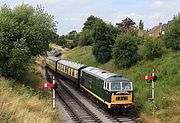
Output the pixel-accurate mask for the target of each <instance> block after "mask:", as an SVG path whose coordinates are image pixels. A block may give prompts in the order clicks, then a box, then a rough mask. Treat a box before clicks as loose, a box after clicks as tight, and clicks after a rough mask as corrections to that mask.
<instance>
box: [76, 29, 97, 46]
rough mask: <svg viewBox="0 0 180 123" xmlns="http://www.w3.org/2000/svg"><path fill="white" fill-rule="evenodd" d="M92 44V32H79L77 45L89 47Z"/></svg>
mask: <svg viewBox="0 0 180 123" xmlns="http://www.w3.org/2000/svg"><path fill="white" fill-rule="evenodd" d="M93 42H94V39H93V37H92V32H91V31H90V30H88V29H86V30H84V31H83V32H81V34H80V37H79V45H80V46H86V45H91V44H92V43H93Z"/></svg>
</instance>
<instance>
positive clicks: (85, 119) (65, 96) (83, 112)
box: [57, 85, 102, 123]
mask: <svg viewBox="0 0 180 123" xmlns="http://www.w3.org/2000/svg"><path fill="white" fill-rule="evenodd" d="M57 95H58V96H59V99H60V101H61V102H62V103H63V105H64V107H65V109H66V110H67V111H68V113H69V115H70V117H71V118H72V120H73V121H74V122H78V123H100V122H102V121H100V120H99V119H98V117H96V116H95V115H94V114H93V113H92V112H91V111H90V110H89V109H88V108H86V107H85V106H84V104H83V103H81V102H80V101H79V100H78V99H77V98H76V97H74V96H73V95H71V94H70V93H69V91H68V90H67V89H66V87H65V86H63V85H61V87H60V89H58V91H57Z"/></svg>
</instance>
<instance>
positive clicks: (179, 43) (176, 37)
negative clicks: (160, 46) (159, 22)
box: [164, 14, 180, 50]
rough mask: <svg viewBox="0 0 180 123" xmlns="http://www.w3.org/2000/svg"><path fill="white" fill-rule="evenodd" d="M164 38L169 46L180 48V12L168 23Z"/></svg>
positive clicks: (175, 48)
mask: <svg viewBox="0 0 180 123" xmlns="http://www.w3.org/2000/svg"><path fill="white" fill-rule="evenodd" d="M164 40H165V45H166V47H167V48H172V49H174V50H180V14H178V15H177V16H174V18H173V20H172V21H171V22H170V23H169V24H168V28H167V31H166V34H165V36H164Z"/></svg>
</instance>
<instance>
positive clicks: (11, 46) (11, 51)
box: [0, 4, 56, 78]
mask: <svg viewBox="0 0 180 123" xmlns="http://www.w3.org/2000/svg"><path fill="white" fill-rule="evenodd" d="M55 31H56V26H55V22H54V21H53V17H52V16H50V15H48V14H47V13H46V12H45V11H44V9H43V8H42V7H41V6H37V8H33V7H32V6H29V5H24V4H23V5H21V6H17V7H15V8H14V9H11V8H9V7H8V6H6V5H4V6H2V7H1V8H0V59H1V60H0V68H1V69H0V73H1V74H2V75H4V76H7V77H15V78H19V77H20V76H22V74H23V73H24V71H25V70H26V68H27V65H28V63H29V62H30V61H31V60H32V58H33V57H34V56H36V55H38V54H43V53H44V52H45V51H46V50H47V49H48V47H49V43H48V41H49V40H51V38H52V34H53V33H52V32H55Z"/></svg>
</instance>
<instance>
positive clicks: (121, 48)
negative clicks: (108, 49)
mask: <svg viewBox="0 0 180 123" xmlns="http://www.w3.org/2000/svg"><path fill="white" fill-rule="evenodd" d="M137 40H139V38H137V37H135V36H131V35H129V34H121V35H119V36H118V37H117V39H116V43H115V44H114V46H113V58H114V61H115V64H116V65H117V66H118V67H130V66H131V65H133V64H135V63H136V62H137V60H138V58H139V56H138V53H137V51H138V46H137V42H139V41H137Z"/></svg>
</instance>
